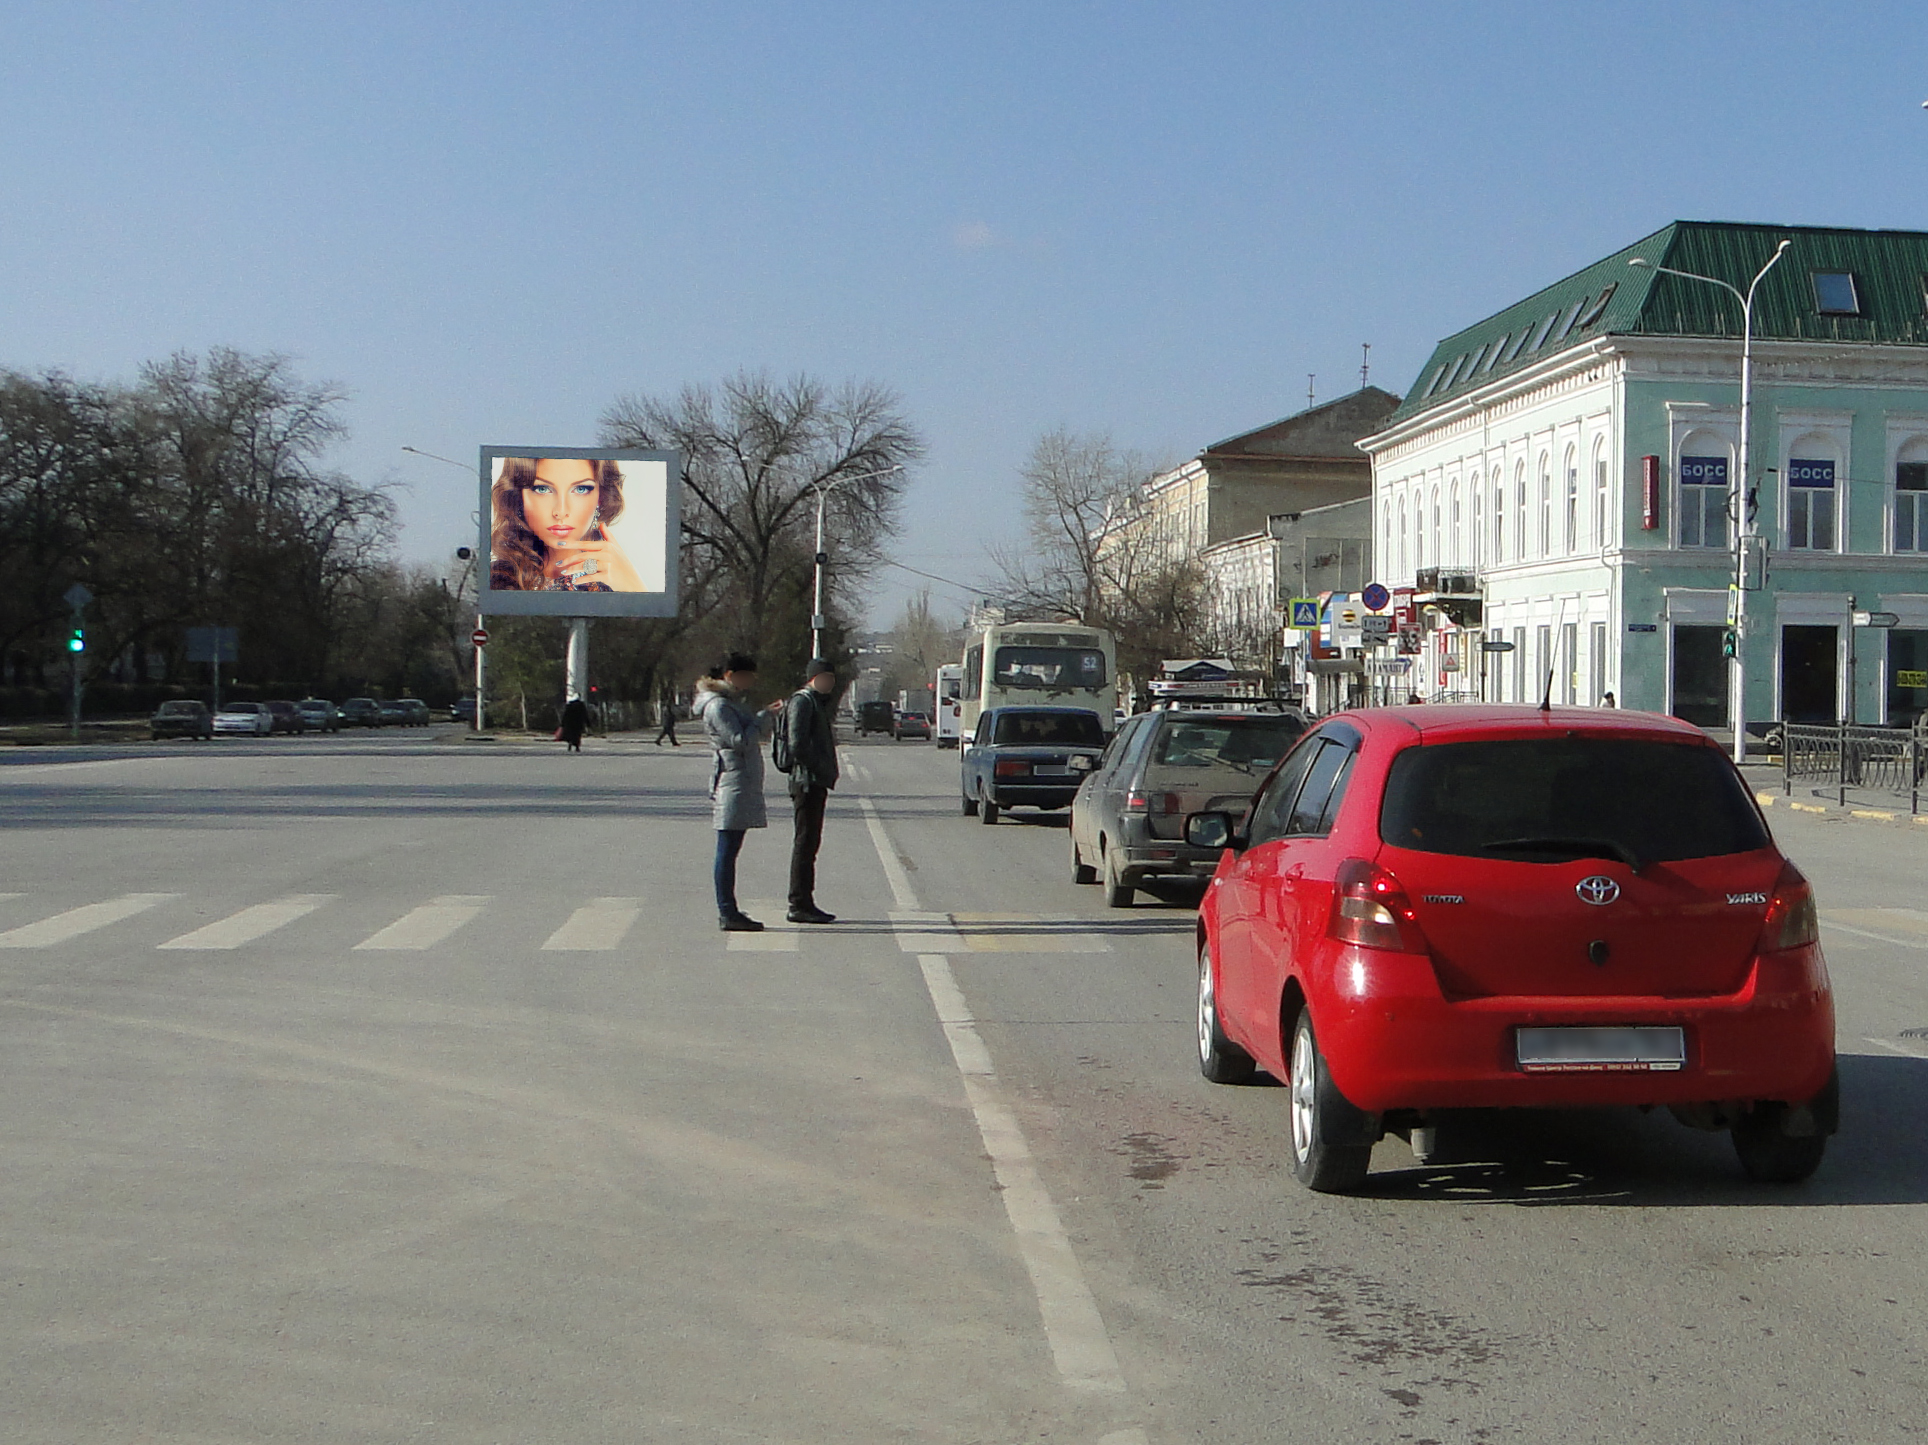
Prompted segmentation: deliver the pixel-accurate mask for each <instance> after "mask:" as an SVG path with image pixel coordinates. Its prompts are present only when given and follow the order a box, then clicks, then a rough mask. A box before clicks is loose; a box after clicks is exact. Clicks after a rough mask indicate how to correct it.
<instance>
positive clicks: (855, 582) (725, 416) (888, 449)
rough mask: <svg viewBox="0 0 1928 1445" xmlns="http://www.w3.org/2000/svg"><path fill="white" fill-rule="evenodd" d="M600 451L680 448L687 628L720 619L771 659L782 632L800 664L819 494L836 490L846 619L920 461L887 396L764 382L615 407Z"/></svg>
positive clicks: (854, 386)
mask: <svg viewBox="0 0 1928 1445" xmlns="http://www.w3.org/2000/svg"><path fill="white" fill-rule="evenodd" d="M602 437H603V440H604V442H605V443H607V444H609V445H612V446H633V447H674V448H676V449H677V450H679V451H681V452H682V453H683V455H684V457H685V459H686V467H685V470H684V473H683V559H684V563H685V582H686V585H685V589H684V590H685V595H686V599H687V600H686V606H685V612H686V614H688V615H691V616H692V618H694V617H696V616H700V615H701V614H702V613H704V612H708V611H712V610H721V611H723V612H724V613H726V614H727V616H726V618H725V619H722V620H724V622H725V626H726V627H727V633H728V637H729V640H730V641H731V642H732V643H734V644H736V645H740V646H762V647H765V648H767V647H768V646H769V645H770V644H771V643H772V642H773V641H774V640H775V633H774V631H773V626H774V624H776V623H779V622H783V623H786V624H787V625H786V626H784V627H783V628H781V629H780V630H782V631H783V632H784V633H785V635H786V638H789V645H788V646H786V647H784V648H783V650H785V651H789V650H794V639H793V638H791V637H790V634H792V633H794V631H795V620H796V618H797V616H798V606H799V604H801V609H802V613H801V615H802V618H803V621H804V627H805V630H806V631H807V626H808V621H807V619H808V612H809V587H810V581H811V576H812V570H813V569H812V559H813V553H814V550H815V547H814V534H813V529H814V526H815V522H816V501H817V489H818V488H819V487H832V488H834V490H832V491H830V493H829V502H828V517H829V519H830V520H829V526H830V530H831V535H832V536H834V538H835V542H836V545H835V546H834V548H832V549H831V552H832V556H833V557H834V558H835V559H836V566H835V568H834V570H833V571H832V573H831V583H832V588H833V590H832V593H831V597H832V598H834V599H835V602H836V604H837V607H838V608H839V609H840V610H847V609H849V608H850V607H851V605H852V604H853V603H854V601H855V599H856V597H857V596H858V595H859V593H860V591H861V588H862V585H863V579H864V578H865V576H866V575H867V574H868V573H869V572H870V571H872V570H873V569H874V566H875V563H876V561H877V558H878V555H879V550H880V548H881V546H882V544H883V542H884V540H885V538H886V537H888V536H889V534H890V533H891V532H892V531H893V530H895V528H896V525H897V515H898V508H899V505H900V503H901V500H902V497H903V493H904V489H905V485H906V472H905V471H904V470H901V469H904V468H908V467H910V466H911V465H913V464H914V463H916V462H918V461H919V460H921V459H922V458H923V456H924V451H925V447H924V441H923V438H922V437H921V436H919V435H918V433H917V431H916V429H915V428H913V427H912V426H911V424H910V422H909V421H908V420H907V419H906V418H905V417H904V415H903V412H902V410H901V403H900V402H899V399H898V397H897V396H896V394H895V393H894V392H891V391H890V390H888V389H887V388H885V387H882V386H877V385H874V384H861V383H849V384H846V385H844V386H842V387H838V388H834V389H833V388H831V387H828V386H826V385H825V384H823V383H822V382H820V381H817V380H815V379H814V378H811V377H807V376H798V377H795V378H792V379H791V380H789V381H786V382H782V383H778V382H776V381H774V380H772V379H771V378H770V377H768V376H766V375H762V374H757V373H739V374H738V375H736V376H733V377H730V378H728V379H727V380H725V381H724V382H723V383H721V385H719V386H717V387H715V388H713V389H712V388H710V387H706V386H686V387H684V388H683V390H682V391H681V392H679V393H677V394H676V395H675V396H673V397H650V396H640V395H638V396H629V397H623V398H620V399H619V400H617V401H616V402H615V403H614V404H613V405H611V406H610V408H609V409H608V410H607V411H606V412H604V413H603V419H602ZM825 605H826V608H827V609H828V608H829V607H830V606H831V601H830V599H826V603H825ZM799 660H800V659H799Z"/></svg>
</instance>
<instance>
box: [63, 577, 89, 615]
mask: <svg viewBox="0 0 1928 1445" xmlns="http://www.w3.org/2000/svg"><path fill="white" fill-rule="evenodd" d="M60 600H61V601H63V602H65V603H66V604H67V605H68V606H69V607H71V608H73V609H74V611H76V612H78V611H80V609H81V608H83V607H85V606H86V605H87V604H88V603H89V602H92V601H93V600H94V594H93V593H91V592H89V591H88V590H87V584H86V583H84V582H76V583H74V585H73V586H71V587H69V588H68V589H67V590H66V591H65V592H63V593H61V594H60Z"/></svg>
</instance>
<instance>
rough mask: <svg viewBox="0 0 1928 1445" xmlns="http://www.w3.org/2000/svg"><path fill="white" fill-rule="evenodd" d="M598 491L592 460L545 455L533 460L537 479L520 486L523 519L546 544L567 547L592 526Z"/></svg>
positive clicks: (588, 531)
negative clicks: (521, 488) (535, 461)
mask: <svg viewBox="0 0 1928 1445" xmlns="http://www.w3.org/2000/svg"><path fill="white" fill-rule="evenodd" d="M601 491H602V489H601V488H600V487H599V486H597V484H596V467H595V463H593V462H587V461H580V460H573V461H572V460H569V459H567V458H563V457H544V458H542V459H541V460H540V461H538V462H537V463H536V479H535V480H534V481H533V482H531V483H530V484H529V485H528V486H527V487H525V488H524V489H523V492H522V519H523V520H524V521H525V522H527V523H528V524H529V530H530V531H531V532H534V533H535V534H536V536H538V537H540V538H541V539H542V541H543V543H544V544H545V545H546V546H549V547H551V548H556V547H567V546H569V545H570V543H572V542H580V541H582V540H583V539H584V538H585V537H587V536H588V535H589V533H590V530H591V529H592V528H593V527H594V526H595V522H596V505H597V503H598V501H599V500H600V499H601Z"/></svg>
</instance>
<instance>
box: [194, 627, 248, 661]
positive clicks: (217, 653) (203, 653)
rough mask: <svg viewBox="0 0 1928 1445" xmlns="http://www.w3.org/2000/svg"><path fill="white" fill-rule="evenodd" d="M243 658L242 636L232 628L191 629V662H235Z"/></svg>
mask: <svg viewBox="0 0 1928 1445" xmlns="http://www.w3.org/2000/svg"><path fill="white" fill-rule="evenodd" d="M240 657H241V634H240V633H239V632H238V631H237V630H236V629H234V628H232V627H190V628H188V630H187V660H188V661H189V662H235V661H238V660H239V659H240Z"/></svg>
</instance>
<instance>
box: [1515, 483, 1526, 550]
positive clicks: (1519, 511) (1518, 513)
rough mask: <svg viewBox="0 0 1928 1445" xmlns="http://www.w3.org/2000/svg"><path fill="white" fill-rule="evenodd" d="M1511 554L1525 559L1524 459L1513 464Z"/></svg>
mask: <svg viewBox="0 0 1928 1445" xmlns="http://www.w3.org/2000/svg"><path fill="white" fill-rule="evenodd" d="M1513 555H1514V557H1516V558H1517V559H1518V560H1520V561H1522V562H1524V561H1525V560H1526V460H1525V458H1521V459H1520V460H1519V461H1517V462H1515V463H1514V464H1513Z"/></svg>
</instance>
